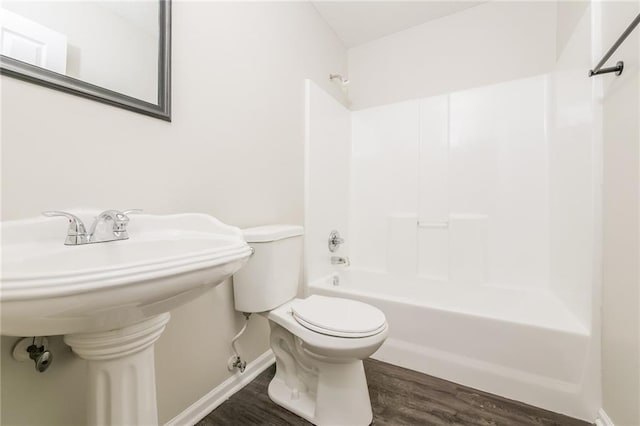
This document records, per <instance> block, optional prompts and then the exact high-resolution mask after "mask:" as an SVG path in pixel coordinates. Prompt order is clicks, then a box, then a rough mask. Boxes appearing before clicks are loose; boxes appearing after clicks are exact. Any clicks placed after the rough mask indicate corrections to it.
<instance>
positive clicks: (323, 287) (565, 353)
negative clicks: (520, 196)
mask: <svg viewBox="0 0 640 426" xmlns="http://www.w3.org/2000/svg"><path fill="white" fill-rule="evenodd" d="M307 291H308V293H309V294H321V295H325V296H335V297H345V298H350V299H355V300H360V301H363V302H366V303H369V304H371V305H373V306H376V307H378V308H379V309H381V310H382V311H383V312H384V313H385V315H386V317H387V321H388V323H389V327H390V334H389V338H388V339H387V341H386V342H385V343H384V345H383V346H382V347H381V348H380V349H379V350H378V352H376V353H375V354H374V355H373V358H375V359H378V360H381V361H385V362H389V363H391V364H395V365H399V366H402V367H405V368H409V369H411V370H415V371H419V372H421V373H426V374H429V375H433V376H436V377H440V378H443V379H446V380H450V381H453V382H456V383H460V384H463V385H466V386H470V387H473V388H476V389H481V390H483V391H486V392H491V393H494V394H497V395H501V396H503V397H506V398H510V399H515V400H518V401H522V402H525V403H528V404H531V405H534V406H537V407H541V408H545V409H548V410H552V411H555V412H560V413H564V414H568V415H571V416H574V417H584V406H583V405H584V403H583V399H584V397H583V394H584V389H583V385H582V383H583V381H584V377H585V374H586V368H587V367H586V363H587V351H588V349H589V337H590V336H589V330H588V328H587V327H585V326H584V325H583V324H581V323H580V322H579V321H578V320H577V318H575V317H574V316H573V315H572V314H571V312H570V311H569V310H568V309H567V308H566V307H565V306H564V305H563V304H562V302H561V301H560V300H559V299H558V298H556V297H555V296H554V295H553V294H552V293H551V292H541V291H536V292H532V291H524V290H517V289H509V288H499V287H490V286H470V287H460V286H452V285H451V284H450V283H446V282H434V281H427V280H423V279H419V278H401V277H394V276H390V275H389V274H385V273H376V272H368V271H362V270H355V269H349V270H345V271H344V272H341V273H339V274H336V275H331V276H327V277H325V278H323V279H319V280H316V281H313V282H310V283H309V284H308V287H307Z"/></svg>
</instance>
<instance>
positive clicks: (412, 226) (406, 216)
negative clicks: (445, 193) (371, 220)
mask: <svg viewBox="0 0 640 426" xmlns="http://www.w3.org/2000/svg"><path fill="white" fill-rule="evenodd" d="M387 218H388V230H387V232H388V233H387V271H388V272H390V273H392V274H397V275H399V276H419V277H422V278H427V279H434V280H438V281H449V282H453V283H465V284H481V283H485V282H486V280H487V275H488V273H487V231H488V216H487V215H483V214H474V213H454V214H450V215H449V217H448V220H446V221H443V220H439V221H432V220H420V219H419V218H418V215H417V213H394V214H390V215H389V216H387Z"/></svg>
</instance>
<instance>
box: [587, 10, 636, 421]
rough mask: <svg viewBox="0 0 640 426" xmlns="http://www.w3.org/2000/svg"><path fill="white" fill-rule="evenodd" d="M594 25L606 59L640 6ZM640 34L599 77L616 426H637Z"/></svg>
mask: <svg viewBox="0 0 640 426" xmlns="http://www.w3.org/2000/svg"><path fill="white" fill-rule="evenodd" d="M594 7H597V12H598V14H597V15H596V19H595V25H596V27H597V28H598V29H599V30H600V31H601V34H600V33H596V34H597V36H600V37H601V48H602V49H601V52H600V53H602V52H604V51H606V50H607V49H608V48H609V47H610V46H611V44H612V43H613V42H614V41H615V40H616V39H617V38H618V37H619V36H620V34H621V33H622V31H623V30H624V29H625V28H626V27H627V26H628V25H629V24H630V23H631V21H632V20H633V18H634V17H635V16H637V15H638V13H640V3H639V2H637V1H631V2H602V3H595V4H594ZM639 50H640V29H638V28H636V30H635V31H634V32H633V33H632V34H631V35H630V36H629V38H627V40H626V41H625V42H624V44H623V45H622V46H620V48H619V49H618V51H617V53H616V54H614V55H613V57H612V58H611V61H610V62H611V64H615V62H616V61H618V60H624V66H625V69H624V72H623V74H622V75H621V76H620V77H615V76H613V75H612V74H608V75H605V76H601V77H600V79H601V84H602V86H603V96H602V99H600V101H601V105H602V109H603V144H604V196H603V201H604V206H603V214H604V237H603V251H604V253H603V259H604V264H603V272H604V274H603V283H602V290H603V291H602V392H603V408H604V410H605V411H606V413H607V414H608V415H609V417H610V418H611V419H612V420H613V422H614V424H615V425H617V426H618V425H622V426H631V425H637V424H640V270H639V269H638V268H639V267H640V266H639V265H640V148H639V146H640V129H639V126H640V124H639V123H640V120H639V119H638V117H639V114H640V112H639V111H640V105H639V104H640V52H639ZM607 65H608V64H607Z"/></svg>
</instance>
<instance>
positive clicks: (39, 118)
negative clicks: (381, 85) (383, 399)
mask: <svg viewBox="0 0 640 426" xmlns="http://www.w3.org/2000/svg"><path fill="white" fill-rule="evenodd" d="M333 72H339V73H343V74H346V52H345V49H344V48H343V47H342V44H341V43H340V41H339V40H338V39H337V38H336V37H335V35H334V34H333V32H332V31H331V30H330V29H329V28H328V27H327V26H326V24H325V23H324V21H322V20H321V19H320V17H319V16H318V15H317V13H316V11H315V10H314V9H313V7H312V6H311V5H310V4H308V3H225V2H211V3H205V2H174V4H173V122H172V123H167V122H164V121H161V120H157V119H153V118H149V117H146V116H143V115H139V114H135V113H131V112H128V111H125V110H122V109H118V108H114V107H111V106H108V105H104V104H101V103H97V102H92V101H89V100H86V99H83V98H79V97H75V96H71V95H68V94H64V93H62V92H57V91H54V90H50V89H46V88H42V87H39V86H35V85H31V84H28V83H25V82H21V81H18V80H15V79H11V78H8V77H4V76H3V77H2V80H1V82H2V104H1V106H2V130H1V131H2V134H1V136H2V183H1V185H2V217H3V220H7V219H15V218H20V217H27V216H35V215H38V214H39V213H40V212H41V211H43V210H48V209H73V208H74V206H94V207H96V208H121V209H124V208H129V207H140V208H143V209H145V210H146V211H147V212H150V213H175V212H188V211H192V212H204V213H208V214H212V215H214V216H216V217H218V218H219V219H221V220H222V221H224V222H226V223H230V224H234V225H238V226H241V227H242V226H249V225H256V224H265V223H275V222H280V223H298V224H300V223H302V222H303V158H304V156H303V147H304V99H305V98H304V96H305V93H304V79H305V78H312V79H313V80H315V81H317V82H319V84H320V85H321V86H322V87H323V88H324V89H325V90H327V91H329V92H330V93H332V94H333V95H334V96H336V97H337V98H340V97H341V95H342V94H341V91H340V90H339V89H338V88H337V87H335V86H333V85H330V84H329V82H328V80H327V75H328V74H329V73H333ZM132 220H133V219H132ZM60 231H61V238H63V237H64V232H65V231H64V229H61V230H60ZM231 297H232V291H231V288H230V286H229V284H228V283H226V284H223V285H221V286H220V287H218V288H217V289H215V290H213V291H211V292H208V293H207V294H206V295H204V296H202V297H200V298H199V299H197V300H195V301H194V302H191V303H189V304H188V305H185V306H183V307H181V308H178V309H176V310H175V311H173V312H172V320H171V321H170V323H169V325H168V327H167V329H166V331H165V332H164V334H163V336H162V337H161V338H160V340H159V341H158V343H157V346H156V365H157V368H156V370H157V385H158V406H159V411H160V412H159V416H160V421H161V422H166V421H168V420H169V419H171V418H172V417H173V416H175V415H176V414H178V413H179V412H181V411H182V410H183V409H184V408H186V407H187V406H188V405H189V404H191V403H193V402H194V401H196V400H197V399H198V398H200V397H201V396H203V395H204V394H205V393H206V392H207V391H209V390H210V389H212V388H213V387H215V386H216V385H218V384H220V383H221V382H222V381H223V380H225V379H226V378H227V377H229V374H230V373H229V372H228V371H227V365H226V362H227V359H228V357H229V356H230V355H231V348H230V347H229V341H230V339H231V337H232V336H233V334H234V333H235V331H237V329H238V328H239V326H240V320H241V316H240V315H238V314H236V313H235V312H234V310H233V304H232V299H231ZM249 330H250V331H249V334H248V335H246V336H245V337H243V338H242V339H241V341H240V347H241V349H242V350H243V351H244V352H245V353H244V354H243V356H246V357H247V359H248V360H253V359H254V358H255V357H256V356H257V355H258V354H260V353H262V352H263V351H265V350H266V349H267V347H268V331H267V326H266V323H265V322H264V321H263V320H261V319H260V318H252V319H251V325H250V327H249ZM16 340H17V339H15V338H8V337H5V338H2V340H1V343H2V351H1V352H2V359H1V364H0V366H1V369H2V384H1V392H2V393H1V399H2V414H1V416H2V417H1V418H0V422H1V423H2V424H7V425H12V424H14V425H16V424H58V425H69V424H83V423H84V394H85V393H86V388H85V382H84V379H85V370H84V369H85V365H84V363H83V362H82V361H80V360H78V359H76V358H75V357H74V356H72V354H71V353H70V352H69V349H68V348H66V347H65V346H64V345H63V344H62V343H61V341H60V340H61V339H60V338H55V339H53V341H54V345H55V348H56V352H55V356H56V360H55V362H54V364H53V366H52V367H51V369H50V370H49V371H47V372H46V373H44V374H37V373H36V372H35V371H34V370H33V367H32V366H29V365H27V364H17V363H15V362H14V361H13V359H12V358H11V355H10V352H11V347H12V346H13V344H14V342H15V341H16ZM34 401H37V405H34Z"/></svg>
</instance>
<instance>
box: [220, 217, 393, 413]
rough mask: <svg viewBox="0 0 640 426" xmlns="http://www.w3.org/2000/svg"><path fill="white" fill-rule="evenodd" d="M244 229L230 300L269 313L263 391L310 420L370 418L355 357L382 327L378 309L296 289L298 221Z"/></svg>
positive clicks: (384, 331)
mask: <svg viewBox="0 0 640 426" xmlns="http://www.w3.org/2000/svg"><path fill="white" fill-rule="evenodd" d="M244 235H245V239H246V240H247V242H248V243H249V244H250V245H251V246H252V248H253V249H254V250H255V252H254V255H253V256H252V258H251V259H250V260H249V262H248V263H247V265H246V266H245V267H244V268H243V269H241V270H240V271H239V272H237V273H236V274H235V275H234V278H233V286H234V303H235V307H236V310H238V311H241V312H255V313H259V314H260V315H262V316H264V317H266V318H267V319H268V321H269V326H270V329H271V337H270V344H271V350H272V351H273V353H274V355H275V359H276V374H275V376H274V378H273V379H272V380H271V383H270V384H269V397H270V398H271V400H273V401H274V402H275V403H277V404H279V405H281V406H282V407H284V408H286V409H288V410H289V411H291V412H293V413H295V414H297V415H299V416H301V417H303V418H305V419H306V420H308V421H310V422H312V423H314V424H316V425H320V426H322V425H368V424H370V423H371V421H372V419H373V413H372V410H371V402H370V399H369V391H368V388H367V380H366V376H365V372H364V366H363V364H362V360H363V359H364V358H367V357H369V356H370V355H372V354H373V353H374V352H375V351H376V350H377V349H378V348H379V347H380V346H381V345H382V343H383V342H384V340H385V339H386V337H387V335H388V325H387V322H386V318H385V316H384V313H382V311H380V310H379V309H377V308H375V307H373V306H370V305H367V304H366V303H362V302H358V301H354V300H349V299H342V298H335V297H326V296H317V295H312V296H309V297H307V298H297V297H296V294H297V290H298V276H299V271H300V259H301V252H302V228H301V227H298V226H291V225H271V226H264V227H256V228H250V229H246V230H244Z"/></svg>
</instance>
